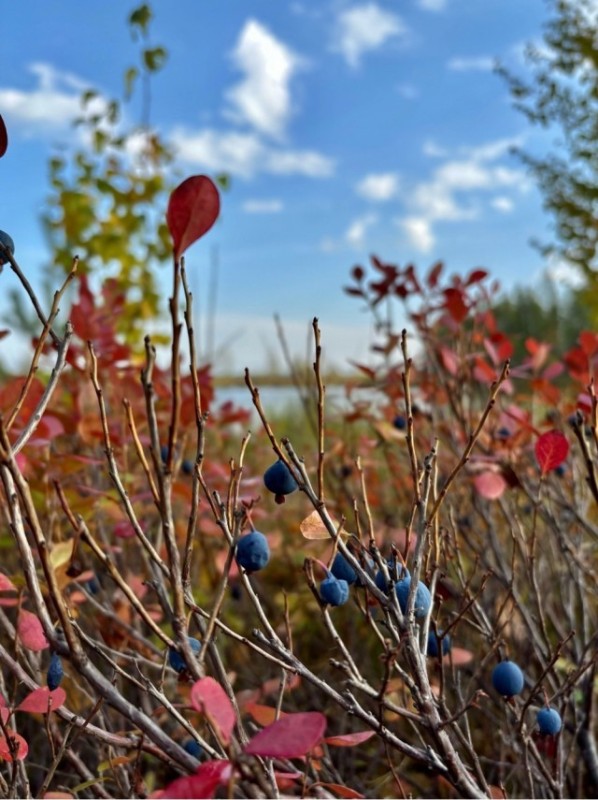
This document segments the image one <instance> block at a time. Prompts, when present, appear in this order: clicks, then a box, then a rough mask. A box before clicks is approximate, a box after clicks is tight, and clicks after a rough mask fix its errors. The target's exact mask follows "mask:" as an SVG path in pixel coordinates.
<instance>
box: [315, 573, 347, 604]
mask: <svg viewBox="0 0 598 800" xmlns="http://www.w3.org/2000/svg"><path fill="white" fill-rule="evenodd" d="M320 597H321V598H322V602H323V603H328V605H329V606H342V605H343V603H346V602H347V600H348V599H349V584H348V583H347V581H345V580H342V579H341V580H339V579H338V578H335V577H334V575H329V576H328V577H327V578H324V580H323V581H322V583H321V584H320Z"/></svg>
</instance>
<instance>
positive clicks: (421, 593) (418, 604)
mask: <svg viewBox="0 0 598 800" xmlns="http://www.w3.org/2000/svg"><path fill="white" fill-rule="evenodd" d="M410 586H411V575H406V576H405V577H404V578H401V580H400V581H397V583H396V585H395V591H396V593H397V597H398V599H399V606H400V607H401V611H402V612H403V614H405V613H406V612H407V600H408V598H409V588H410ZM431 605H432V595H431V594H430V590H429V589H428V587H427V586H426V584H425V583H422V582H421V581H418V583H417V589H416V590H415V602H414V604H413V613H414V615H415V619H423V618H424V617H425V616H426V614H427V613H428V611H429V610H430V607H431Z"/></svg>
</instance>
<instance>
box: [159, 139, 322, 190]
mask: <svg viewBox="0 0 598 800" xmlns="http://www.w3.org/2000/svg"><path fill="white" fill-rule="evenodd" d="M170 138H171V141H172V143H173V145H174V147H175V149H176V151H177V155H178V157H179V158H180V159H181V160H182V161H185V162H186V163H187V164H190V165H194V166H197V167H201V168H202V169H206V170H211V171H214V172H230V173H231V174H232V175H238V176H240V177H242V178H246V179H249V178H252V177H253V176H254V175H256V174H257V173H260V172H266V173H270V174H275V175H305V176H307V177H310V178H327V177H329V176H330V175H332V174H333V172H334V167H335V163H334V161H333V160H332V159H331V158H328V157H327V156H323V155H321V154H320V153H317V152H315V151H313V150H290V149H277V148H276V147H272V146H270V145H269V144H266V143H265V142H264V141H263V140H262V139H261V137H260V136H259V135H258V134H257V133H242V132H238V131H218V130H215V129H213V128H204V129H202V130H199V131H190V130H188V129H185V128H176V129H175V130H174V131H173V133H172V135H171V137H170Z"/></svg>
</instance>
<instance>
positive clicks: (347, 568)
mask: <svg viewBox="0 0 598 800" xmlns="http://www.w3.org/2000/svg"><path fill="white" fill-rule="evenodd" d="M330 572H332V574H333V575H334V577H335V578H338V579H339V580H343V581H347V583H348V584H349V586H352V585H353V584H354V583H355V582H356V581H357V573H356V572H355V570H354V569H353V567H352V566H351V564H349V562H348V561H347V559H346V558H345V557H344V555H343V554H342V553H337V554H336V555H335V557H334V561H333V562H332V566H331V567H330Z"/></svg>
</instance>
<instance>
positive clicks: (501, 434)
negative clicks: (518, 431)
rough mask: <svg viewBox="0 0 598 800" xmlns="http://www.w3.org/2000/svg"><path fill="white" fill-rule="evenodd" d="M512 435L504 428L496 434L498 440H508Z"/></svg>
mask: <svg viewBox="0 0 598 800" xmlns="http://www.w3.org/2000/svg"><path fill="white" fill-rule="evenodd" d="M510 435H511V431H510V430H509V429H508V428H505V427H504V426H503V427H502V428H499V429H498V431H497V432H496V437H497V439H508V438H509V436H510Z"/></svg>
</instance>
